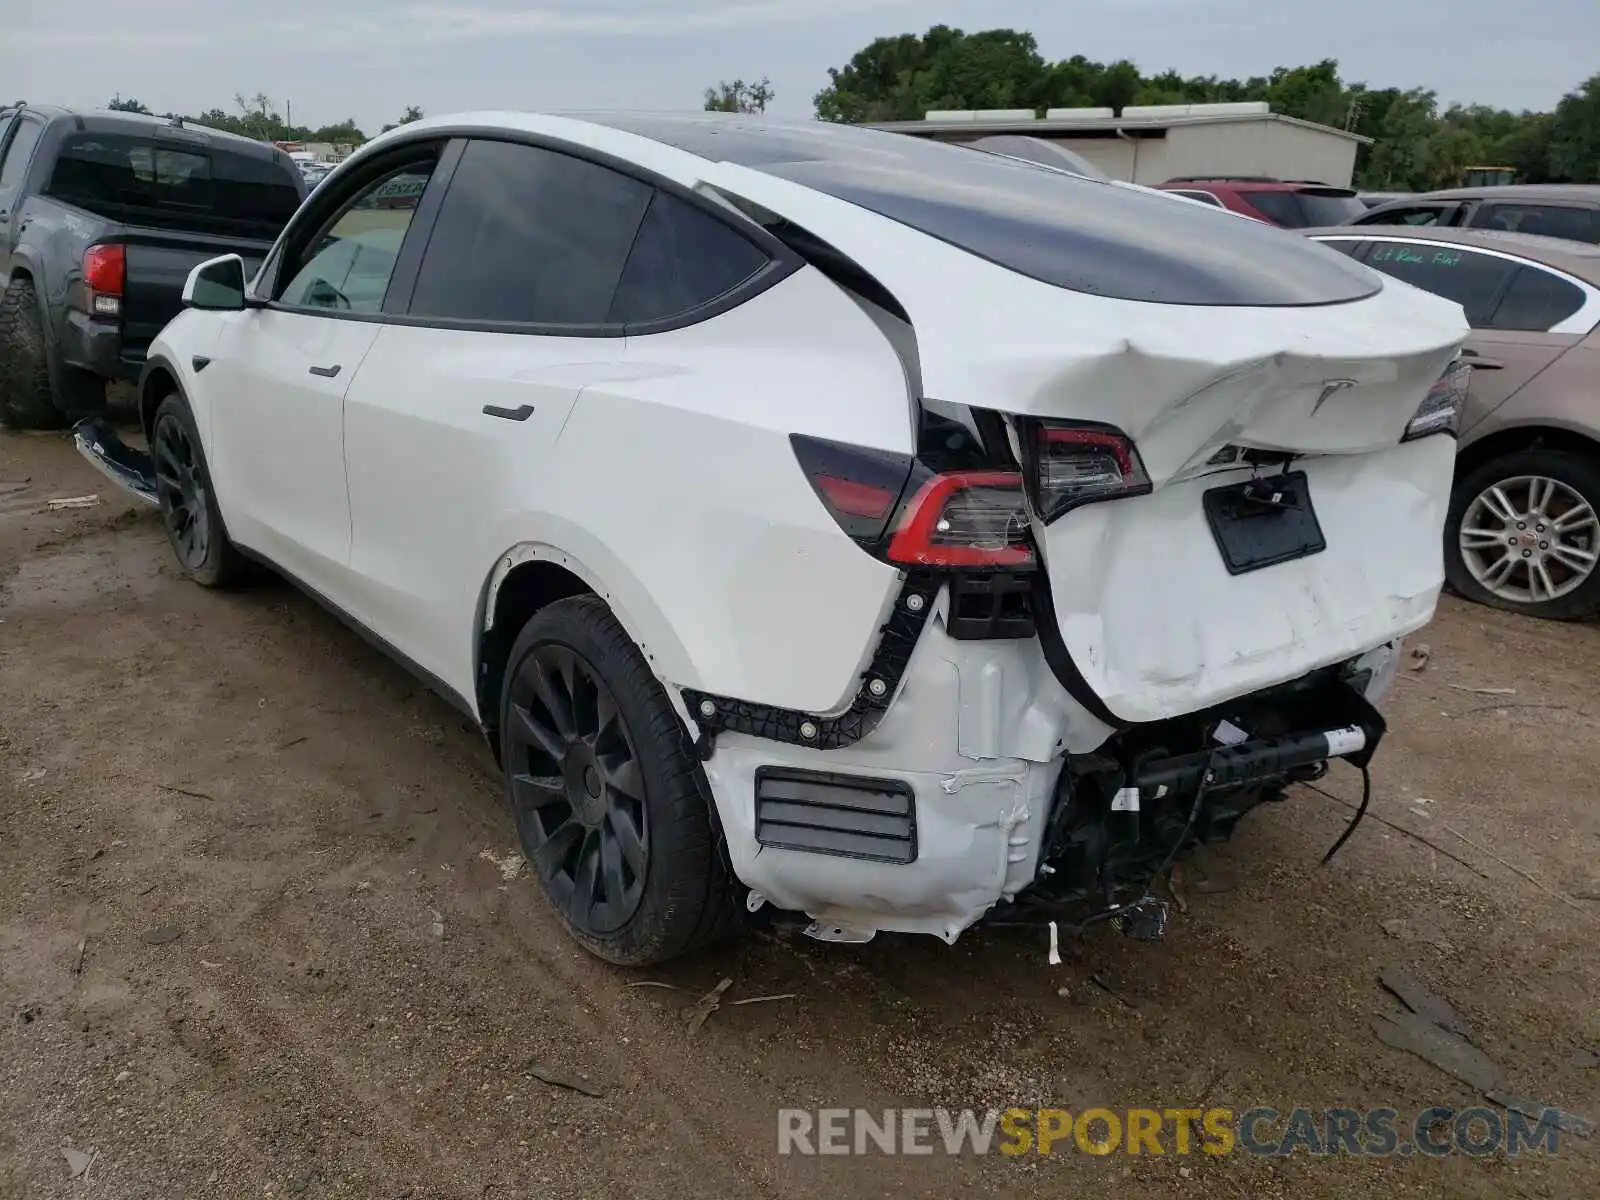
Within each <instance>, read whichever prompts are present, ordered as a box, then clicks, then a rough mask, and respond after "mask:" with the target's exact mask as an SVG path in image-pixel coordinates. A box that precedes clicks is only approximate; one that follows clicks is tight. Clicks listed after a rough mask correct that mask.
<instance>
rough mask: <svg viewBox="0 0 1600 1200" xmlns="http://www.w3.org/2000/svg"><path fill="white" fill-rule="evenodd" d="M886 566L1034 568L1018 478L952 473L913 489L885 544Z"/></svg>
mask: <svg viewBox="0 0 1600 1200" xmlns="http://www.w3.org/2000/svg"><path fill="white" fill-rule="evenodd" d="M888 558H889V561H890V562H894V563H899V564H900V565H902V566H908V567H976V568H983V569H989V570H993V569H996V568H1002V567H1011V568H1017V567H1031V566H1033V565H1034V562H1035V559H1034V553H1033V545H1032V543H1030V542H1029V541H1028V514H1027V510H1026V508H1025V506H1024V503H1023V498H1022V476H1021V475H1019V474H1017V473H1016V472H1015V471H955V472H951V473H950V474H947V475H935V476H934V477H933V478H932V479H929V480H928V481H927V482H926V483H924V484H923V485H922V487H921V488H919V489H918V490H917V494H916V495H915V496H913V497H912V499H911V502H910V503H909V504H907V505H906V510H905V513H904V514H903V515H902V516H901V518H900V523H899V525H898V526H897V527H896V528H895V532H894V536H893V537H892V538H891V539H890V540H889V553H888Z"/></svg>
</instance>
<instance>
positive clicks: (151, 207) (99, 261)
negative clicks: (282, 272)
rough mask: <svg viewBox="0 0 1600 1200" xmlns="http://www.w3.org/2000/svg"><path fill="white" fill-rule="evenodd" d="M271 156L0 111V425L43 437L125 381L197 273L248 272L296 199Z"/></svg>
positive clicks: (105, 120) (231, 145)
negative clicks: (209, 264)
mask: <svg viewBox="0 0 1600 1200" xmlns="http://www.w3.org/2000/svg"><path fill="white" fill-rule="evenodd" d="M305 194H306V185H305V182H304V180H303V179H302V178H301V175H300V172H299V170H298V169H297V168H296V166H295V164H294V162H293V161H292V160H291V159H290V158H289V156H288V155H287V154H285V153H284V152H283V151H282V150H280V149H278V148H277V147H276V146H272V145H270V144H267V143H265V142H256V141H251V140H250V139H249V138H244V137H239V136H237V135H235V134H230V133H223V132H221V131H218V130H214V129H203V128H199V127H196V126H193V125H185V124H183V123H182V121H181V120H178V119H170V120H168V119H163V118H159V117H150V116H143V115H140V114H136V113H120V112H83V113H79V112H74V111H71V110H68V109H62V108H47V107H40V106H35V105H26V104H25V105H21V106H17V107H12V108H5V109H0V421H3V422H5V423H7V424H10V425H14V426H17V427H19V428H30V429H54V428H60V427H61V426H63V425H68V424H71V423H73V422H74V421H77V420H78V419H80V418H82V417H84V416H87V415H90V414H92V413H93V412H95V411H96V410H98V409H99V408H100V407H101V405H102V404H103V403H104V401H105V389H106V383H107V382H108V381H111V380H130V381H131V380H136V379H137V378H138V376H139V370H140V367H141V366H143V364H144V356H145V351H146V350H147V348H148V347H149V345H150V342H151V340H152V339H154V337H155V336H156V334H158V333H160V332H161V329H162V327H163V326H164V325H166V323H167V322H168V321H169V320H171V319H172V318H173V317H174V316H176V315H177V313H178V311H179V310H180V309H181V308H182V293H183V285H184V281H185V279H187V278H188V275H189V271H190V269H191V268H193V267H194V266H195V265H196V264H198V263H201V262H204V261H205V260H206V259H208V258H214V257H216V256H217V255H219V254H230V253H231V254H238V255H240V256H241V257H242V258H243V259H244V260H245V263H246V265H247V266H249V267H250V268H251V269H252V270H253V269H254V266H255V265H257V264H259V263H260V261H261V260H262V259H263V258H265V257H266V254H267V251H268V250H269V249H271V247H272V243H273V241H274V240H275V239H276V238H277V236H278V231H279V230H281V229H282V228H283V226H284V225H285V223H287V221H288V220H289V218H290V217H291V216H293V215H294V212H295V210H296V209H297V208H298V207H299V206H300V202H301V201H302V200H303V199H304V198H305Z"/></svg>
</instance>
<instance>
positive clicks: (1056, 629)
mask: <svg viewBox="0 0 1600 1200" xmlns="http://www.w3.org/2000/svg"><path fill="white" fill-rule="evenodd" d="M1032 602H1033V623H1034V626H1035V628H1036V629H1037V630H1038V632H1039V648H1040V650H1042V651H1043V652H1044V660H1045V662H1046V663H1047V664H1048V665H1049V667H1050V670H1051V671H1052V672H1053V673H1054V674H1055V677H1056V679H1057V680H1059V681H1060V683H1061V686H1062V687H1064V688H1066V689H1067V694H1068V695H1070V696H1071V697H1072V698H1073V699H1074V700H1076V701H1077V702H1078V703H1079V704H1081V705H1083V707H1084V708H1086V709H1088V710H1089V713H1090V715H1091V716H1093V717H1095V718H1096V719H1097V720H1100V721H1104V722H1105V723H1106V724H1107V725H1109V726H1111V727H1112V728H1113V729H1131V728H1133V726H1134V724H1135V722H1133V721H1124V720H1123V719H1122V718H1121V717H1119V716H1117V714H1116V713H1114V712H1112V711H1111V710H1110V709H1109V708H1107V707H1106V702H1105V701H1104V700H1102V699H1100V695H1099V693H1098V692H1096V691H1095V690H1094V689H1093V688H1092V687H1090V686H1089V681H1088V680H1087V679H1085V678H1084V677H1083V672H1082V671H1080V670H1079V669H1078V664H1077V663H1075V662H1073V660H1072V653H1071V651H1069V650H1068V649H1067V643H1066V640H1065V639H1064V638H1063V637H1062V636H1061V627H1060V625H1058V624H1057V623H1056V606H1055V600H1054V598H1053V597H1052V596H1051V595H1050V572H1048V571H1035V572H1034V574H1033V597H1032Z"/></svg>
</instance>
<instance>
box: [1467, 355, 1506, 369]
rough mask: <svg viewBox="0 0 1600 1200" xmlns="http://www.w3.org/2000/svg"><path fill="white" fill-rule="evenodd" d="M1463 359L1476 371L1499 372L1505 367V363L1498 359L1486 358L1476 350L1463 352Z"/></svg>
mask: <svg viewBox="0 0 1600 1200" xmlns="http://www.w3.org/2000/svg"><path fill="white" fill-rule="evenodd" d="M1461 357H1462V358H1464V359H1466V360H1467V362H1468V365H1470V366H1471V367H1472V369H1473V370H1474V371H1499V370H1502V369H1503V368H1504V367H1505V363H1503V362H1501V361H1500V360H1499V359H1498V358H1485V357H1484V356H1483V355H1481V354H1479V353H1478V352H1477V351H1476V350H1463V351H1462V352H1461Z"/></svg>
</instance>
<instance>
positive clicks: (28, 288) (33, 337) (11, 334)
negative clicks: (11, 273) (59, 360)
mask: <svg viewBox="0 0 1600 1200" xmlns="http://www.w3.org/2000/svg"><path fill="white" fill-rule="evenodd" d="M0 420H3V421H4V422H5V423H6V424H7V425H10V426H12V427H13V428H16V429H60V428H62V427H63V426H65V425H66V424H67V421H68V417H67V414H65V413H63V412H62V411H61V410H60V409H59V408H57V407H56V403H55V396H54V393H53V391H52V390H51V387H50V350H49V346H48V344H47V342H46V341H45V336H44V325H43V323H42V322H41V321H40V319H39V297H38V295H37V293H35V291H34V290H33V281H32V280H29V279H14V280H12V282H11V286H9V287H8V288H6V290H5V292H4V294H0Z"/></svg>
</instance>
